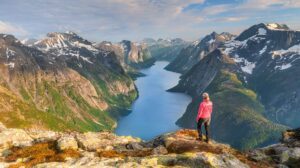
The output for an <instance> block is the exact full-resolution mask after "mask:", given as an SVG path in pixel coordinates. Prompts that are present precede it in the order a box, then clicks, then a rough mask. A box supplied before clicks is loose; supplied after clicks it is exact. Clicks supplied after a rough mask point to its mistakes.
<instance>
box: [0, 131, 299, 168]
mask: <svg viewBox="0 0 300 168" xmlns="http://www.w3.org/2000/svg"><path fill="white" fill-rule="evenodd" d="M27 132H28V133H26V131H23V130H20V129H6V130H5V131H2V132H1V133H0V140H1V141H0V142H1V144H7V145H6V147H5V148H3V149H4V150H2V155H1V156H0V166H2V167H8V166H9V165H13V164H16V163H20V164H26V163H27V162H28V161H30V160H28V159H29V158H28V157H26V158H23V157H20V158H18V157H17V158H16V159H14V162H4V160H5V159H6V158H9V156H10V155H11V154H12V151H13V150H18V148H12V149H10V146H11V144H14V146H18V147H24V146H28V145H32V144H33V142H36V143H40V144H45V142H51V143H52V144H54V148H55V149H59V150H57V151H54V152H58V154H59V153H60V152H63V151H64V150H65V151H69V152H79V154H80V155H79V158H78V155H77V157H76V156H75V155H72V153H69V155H67V157H65V158H64V159H63V160H61V161H62V162H47V163H43V162H39V161H37V163H35V165H34V167H36V168H56V167H61V168H69V167H74V168H75V167H76V168H77V167H79V168H85V167H92V168H98V167H120V168H127V167H138V168H144V167H145V168H149V167H155V168H156V167H158V168H159V167H162V168H164V167H175V168H182V167H188V168H198V167H205V168H206V167H207V168H213V167H214V168H231V167H234V168H249V167H251V168H252V167H255V168H268V167H282V168H286V167H297V165H299V163H298V162H299V159H300V148H299V147H291V146H289V145H287V144H286V143H281V144H275V145H272V146H267V147H265V148H260V149H255V150H252V151H250V152H248V153H242V152H239V151H237V150H235V149H233V148H231V147H230V146H228V145H224V144H220V143H217V142H214V141H211V143H209V144H208V143H205V142H201V141H197V140H196V138H197V132H196V131H195V130H186V129H184V130H179V131H176V132H172V133H167V134H164V135H161V136H159V137H157V138H155V139H154V140H152V141H149V142H142V141H141V140H140V139H138V138H132V137H125V136H117V135H115V134H113V133H110V132H87V133H76V132H73V133H63V132H60V133H53V134H52V133H50V134H49V132H48V133H46V132H45V134H42V133H41V134H40V133H37V132H35V134H34V135H36V136H35V137H34V138H32V137H33V136H29V135H28V134H30V135H33V134H32V132H29V131H27ZM57 134H58V135H60V136H59V137H58V138H56V137H57V136H54V135H57ZM4 135H5V136H4ZM50 137H52V138H50ZM53 137H54V138H53ZM37 139H39V140H42V141H41V142H42V143H41V142H38V141H37ZM51 143H49V144H51ZM46 144H47V143H46ZM35 145H38V144H35ZM3 146H5V145H2V147H3ZM66 149H73V150H66ZM15 152H20V151H15ZM49 152H53V150H49ZM44 154H45V153H43V155H44ZM20 156H21V155H20ZM253 160H254V161H253Z"/></svg>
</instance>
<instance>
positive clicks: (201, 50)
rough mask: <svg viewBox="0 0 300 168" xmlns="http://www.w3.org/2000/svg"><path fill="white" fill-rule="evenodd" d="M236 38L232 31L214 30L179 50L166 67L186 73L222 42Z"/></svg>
mask: <svg viewBox="0 0 300 168" xmlns="http://www.w3.org/2000/svg"><path fill="white" fill-rule="evenodd" d="M232 38H234V35H232V34H230V33H221V34H218V33H216V32H213V33H211V34H209V35H207V36H205V37H204V38H203V39H202V40H200V41H195V42H193V44H191V45H189V46H187V47H185V48H183V49H182V50H181V51H179V54H178V55H177V57H176V58H175V59H174V60H173V61H172V62H171V63H170V64H169V65H168V66H167V67H166V69H167V70H170V71H174V72H179V73H184V72H187V71H188V70H189V69H190V68H192V67H193V66H194V65H195V64H196V63H198V62H199V61H200V60H201V59H203V58H204V57H205V56H206V55H207V54H208V53H209V52H211V51H213V50H214V49H216V48H218V47H219V46H220V45H221V44H223V43H224V42H226V41H229V40H231V39H232Z"/></svg>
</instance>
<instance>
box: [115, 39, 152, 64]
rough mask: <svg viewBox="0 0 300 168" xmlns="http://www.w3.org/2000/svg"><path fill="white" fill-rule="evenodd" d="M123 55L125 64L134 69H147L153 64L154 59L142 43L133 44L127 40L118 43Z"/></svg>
mask: <svg viewBox="0 0 300 168" xmlns="http://www.w3.org/2000/svg"><path fill="white" fill-rule="evenodd" d="M120 45H121V48H122V50H123V53H124V57H125V63H126V64H128V65H130V66H132V67H134V68H138V69H140V68H147V67H150V66H152V65H153V64H154V62H155V58H154V57H153V56H152V55H151V52H150V51H149V49H148V46H147V45H145V44H144V43H134V42H131V41H128V40H123V41H121V42H120Z"/></svg>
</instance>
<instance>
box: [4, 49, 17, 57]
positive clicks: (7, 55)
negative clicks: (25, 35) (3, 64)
mask: <svg viewBox="0 0 300 168" xmlns="http://www.w3.org/2000/svg"><path fill="white" fill-rule="evenodd" d="M15 54H16V52H15V51H14V50H11V49H9V48H6V58H7V59H8V58H9V57H11V56H14V55H15Z"/></svg>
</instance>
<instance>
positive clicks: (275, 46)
mask: <svg viewBox="0 0 300 168" xmlns="http://www.w3.org/2000/svg"><path fill="white" fill-rule="evenodd" d="M224 52H225V53H227V54H229V55H231V56H232V57H233V58H234V60H235V62H236V63H237V64H239V65H240V67H241V68H242V72H243V73H244V80H245V82H248V85H249V87H250V88H252V89H253V90H255V91H256V92H257V93H258V95H259V97H260V100H261V102H262V103H263V104H264V105H265V107H266V110H267V112H266V115H267V116H268V118H269V119H271V120H273V121H274V122H277V123H281V124H285V125H288V126H290V127H299V126H300V123H299V120H300V111H299V109H300V99H299V94H300V88H299V86H300V76H299V75H298V74H299V73H300V32H299V31H293V30H290V29H289V28H288V27H287V26H286V25H279V24H258V25H254V26H252V27H250V28H249V29H247V30H246V31H244V32H243V33H241V34H240V35H239V36H238V37H237V38H236V39H235V40H233V41H230V42H228V43H226V44H225V46H224Z"/></svg>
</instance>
